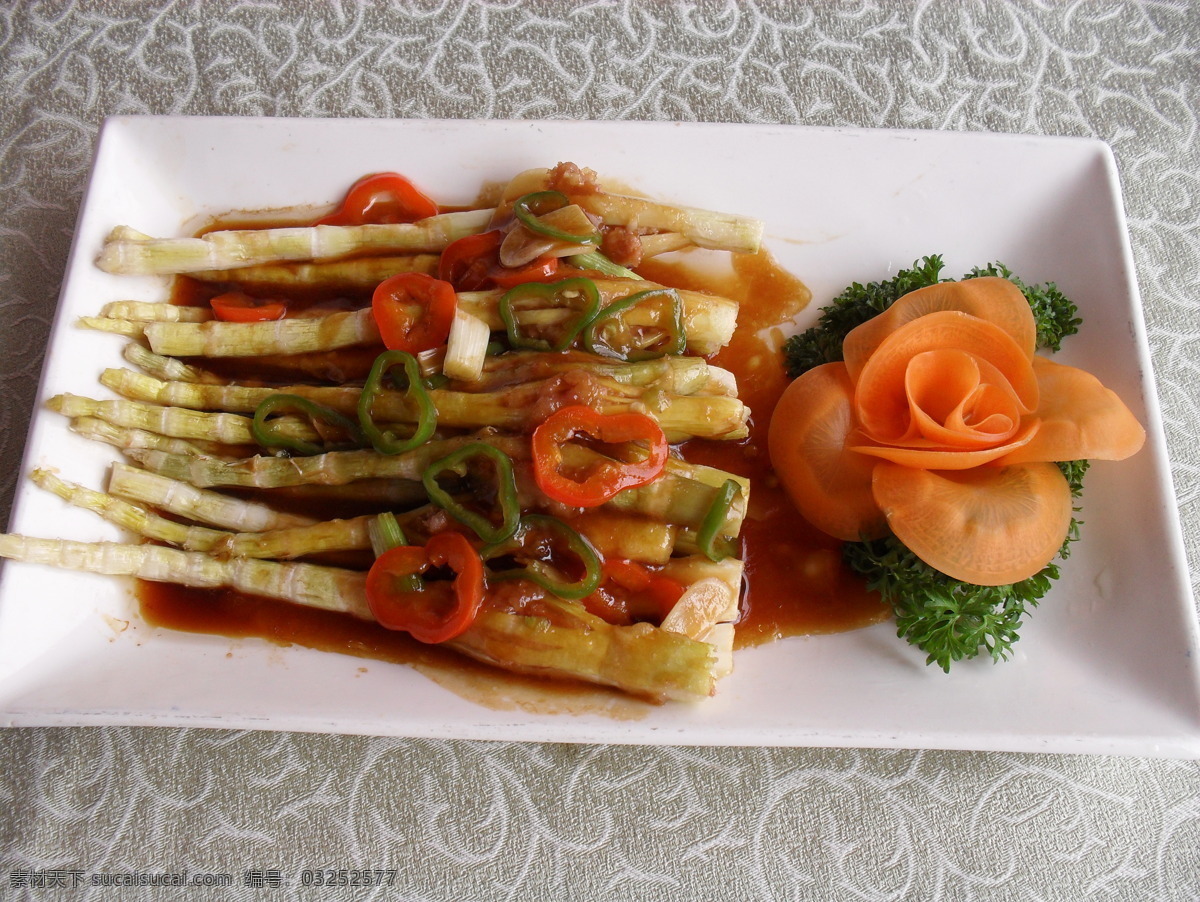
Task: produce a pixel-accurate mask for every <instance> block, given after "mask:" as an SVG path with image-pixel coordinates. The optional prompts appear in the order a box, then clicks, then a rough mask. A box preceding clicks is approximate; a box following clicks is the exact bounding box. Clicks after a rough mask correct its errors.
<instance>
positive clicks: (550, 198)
mask: <svg viewBox="0 0 1200 902" xmlns="http://www.w3.org/2000/svg"><path fill="white" fill-rule="evenodd" d="M570 202H571V201H570V200H569V199H568V198H567V196H566V195H565V194H563V193H562V192H561V191H535V192H533V193H532V194H526V195H524V196H523V197H519V198H517V200H516V202H515V203H514V204H513V215H514V216H516V217H517V219H518V220H519V221H520V223H521V225H523V226H525V228H527V229H529V231H531V232H534V233H535V234H538V235H545V236H546V237H547V238H553V239H554V240H556V241H565V242H567V243H568V244H599V243H600V236H599V235H598V234H596V233H594V232H593V233H592V234H591V235H576V234H574V233H572V232H564V231H563V230H562V229H556V228H555V227H554V226H551V225H546V223H544V222H542V220H541V219H539V218H538V217H540V216H542V215H543V214H545V213H553V212H554V211H555V210H561V209H562V208H563V207H565V206H567V205H568V204H570Z"/></svg>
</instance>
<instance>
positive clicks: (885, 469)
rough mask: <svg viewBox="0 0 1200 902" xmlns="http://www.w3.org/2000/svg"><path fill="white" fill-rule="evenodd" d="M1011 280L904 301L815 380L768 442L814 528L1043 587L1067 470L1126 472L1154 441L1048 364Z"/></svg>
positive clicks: (797, 389) (937, 290)
mask: <svg viewBox="0 0 1200 902" xmlns="http://www.w3.org/2000/svg"><path fill="white" fill-rule="evenodd" d="M1036 338H1037V328H1036V324H1035V320H1034V316H1033V313H1032V311H1031V309H1030V306H1029V303H1028V302H1027V301H1026V299H1025V296H1024V294H1023V293H1022V292H1021V290H1020V289H1019V288H1018V287H1017V286H1016V285H1014V284H1013V283H1012V282H1011V281H1009V280H1008V279H1005V278H999V277H983V278H974V279H969V280H965V281H962V282H947V283H938V284H935V285H930V286H929V287H927V288H922V289H919V290H917V291H913V292H910V293H909V294H906V295H904V296H903V297H901V298H900V299H899V300H897V301H896V302H895V303H894V304H892V305H891V306H890V307H889V308H888V309H887V310H886V311H885V312H884V313H882V314H880V315H878V316H876V317H874V318H873V319H869V320H867V321H866V322H865V323H863V324H862V325H860V326H857V327H856V328H854V329H853V330H852V331H850V332H849V333H848V334H847V335H846V337H845V340H844V342H843V344H842V352H843V357H844V359H843V360H842V361H838V362H834V363H826V364H823V365H821V366H817V367H815V368H813V369H810V370H808V371H807V372H805V373H803V374H802V375H801V376H800V377H799V378H797V379H796V380H795V381H793V382H792V384H791V385H790V386H789V387H788V388H787V390H786V391H785V392H784V394H783V397H782V398H781V400H780V402H779V405H778V406H777V407H776V409H775V413H774V415H773V417H772V421H771V426H770V432H769V449H770V454H771V463H772V465H773V467H774V469H775V472H776V473H777V474H778V476H779V479H780V481H781V482H782V483H783V486H784V488H785V489H786V490H787V492H788V495H789V497H790V498H791V499H792V502H793V503H794V504H795V505H796V507H797V508H798V509H799V510H800V512H801V513H802V514H804V515H805V516H806V517H807V518H808V519H809V520H810V521H811V522H812V523H813V524H814V525H815V526H817V527H818V528H820V529H822V530H824V531H825V532H827V533H829V534H830V535H832V536H834V537H836V538H839V539H844V540H847V541H863V540H868V539H873V538H878V537H880V536H883V535H885V534H887V533H888V532H890V533H892V534H893V535H895V536H896V538H898V539H899V540H900V541H901V542H903V543H904V544H905V545H906V546H907V547H908V548H909V549H910V550H911V551H912V552H913V553H914V554H916V555H917V556H918V557H919V558H921V560H923V561H925V563H927V564H929V565H930V566H931V567H933V568H934V569H936V570H938V571H940V572H942V573H944V574H946V575H948V576H951V577H953V578H954V579H957V580H961V581H963V582H967V583H972V584H976V585H983V586H999V585H1006V584H1009V583H1014V582H1018V581H1020V580H1023V579H1027V578H1028V577H1031V576H1033V575H1034V574H1036V573H1038V572H1039V571H1040V570H1042V569H1043V568H1044V567H1046V566H1047V565H1048V564H1049V563H1050V561H1051V560H1053V558H1054V557H1055V556H1056V555H1057V554H1058V552H1059V549H1060V548H1061V547H1062V544H1063V541H1064V539H1065V538H1066V535H1067V532H1068V529H1069V527H1070V524H1071V508H1072V504H1071V501H1072V499H1071V489H1070V486H1069V485H1068V482H1067V480H1066V478H1065V477H1064V476H1063V475H1062V472H1061V471H1060V470H1059V468H1058V467H1056V466H1054V463H1055V462H1057V461H1072V460H1082V459H1103V460H1120V459H1122V458H1125V457H1128V456H1130V455H1131V454H1133V453H1135V452H1136V451H1137V450H1138V449H1139V448H1141V446H1142V443H1143V442H1144V440H1145V431H1144V430H1143V429H1142V427H1141V425H1140V424H1139V423H1138V422H1137V420H1136V419H1135V418H1134V416H1133V414H1132V413H1131V412H1130V410H1129V408H1128V407H1126V406H1125V404H1124V403H1122V401H1121V400H1120V399H1119V398H1118V397H1117V396H1116V395H1115V394H1114V393H1113V392H1111V391H1110V390H1108V389H1106V388H1105V387H1104V386H1103V385H1102V384H1101V383H1100V382H1099V380H1097V379H1096V378H1095V377H1094V376H1091V375H1090V374H1088V373H1086V372H1084V371H1083V370H1079V369H1076V368H1074V367H1070V366H1064V365H1061V364H1057V363H1052V362H1050V361H1049V360H1047V359H1045V358H1042V357H1039V356H1037V355H1036V354H1035V353H1034V350H1035V342H1036Z"/></svg>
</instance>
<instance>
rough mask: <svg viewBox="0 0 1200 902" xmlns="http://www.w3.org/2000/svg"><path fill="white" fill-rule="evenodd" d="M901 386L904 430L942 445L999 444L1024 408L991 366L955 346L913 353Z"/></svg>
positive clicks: (1017, 422) (1009, 435) (1012, 431)
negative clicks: (904, 401) (904, 402)
mask: <svg viewBox="0 0 1200 902" xmlns="http://www.w3.org/2000/svg"><path fill="white" fill-rule="evenodd" d="M904 390H905V394H906V395H907V396H908V407H909V413H910V415H911V425H910V427H909V431H910V432H911V433H914V434H915V435H920V436H921V437H922V438H924V439H926V440H928V441H930V442H934V443H938V444H941V445H944V446H945V447H946V448H947V449H950V448H985V447H991V446H994V445H998V444H1003V443H1004V442H1006V441H1008V440H1009V439H1011V438H1012V437H1013V435H1015V434H1016V432H1017V429H1018V427H1019V426H1020V424H1021V415H1022V414H1024V413H1028V411H1026V410H1024V408H1023V407H1022V406H1021V402H1020V401H1019V400H1018V399H1017V398H1016V396H1015V395H1014V394H1013V392H1012V390H1011V387H1010V386H1009V385H1008V383H1007V381H1006V380H1005V379H1004V377H1003V376H1002V375H1000V373H999V372H998V371H997V370H996V368H995V367H994V366H992V365H991V364H990V363H988V362H987V361H986V360H980V359H979V358H978V357H975V356H973V355H971V354H968V353H966V352H965V351H960V350H958V349H957V348H941V349H939V350H936V351H926V352H925V353H923V354H918V355H917V356H916V357H914V358H913V359H912V360H911V361H909V365H908V369H907V371H906V372H905V374H904Z"/></svg>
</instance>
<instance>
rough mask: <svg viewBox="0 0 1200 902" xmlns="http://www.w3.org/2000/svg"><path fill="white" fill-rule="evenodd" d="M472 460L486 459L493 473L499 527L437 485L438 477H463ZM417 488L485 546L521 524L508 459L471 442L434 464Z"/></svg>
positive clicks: (508, 533)
mask: <svg viewBox="0 0 1200 902" xmlns="http://www.w3.org/2000/svg"><path fill="white" fill-rule="evenodd" d="M472 457H486V458H487V459H488V460H490V461H491V462H492V465H493V466H494V467H495V469H496V499H497V501H498V502H499V504H500V523H499V525H496V524H493V523H492V522H491V521H490V520H489V519H488V518H487V517H485V516H484V515H483V514H478V513H476V512H475V511H473V510H470V509H468V508H467V507H466V506H465V505H464V504H462V503H461V502H459V501H457V500H456V499H454V498H453V497H451V495H450V493H449V492H448V491H446V490H445V489H444V488H442V487H441V486H440V485H439V484H438V481H437V478H438V476H440V475H441V474H442V473H446V472H451V473H455V474H457V475H459V476H465V475H466V472H467V461H469V460H470V459H471V458H472ZM421 484H422V485H424V486H425V492H426V494H427V495H429V500H430V501H431V502H433V503H434V504H436V505H437V506H438V507H440V508H441V509H442V510H444V511H445V512H446V513H448V514H449V515H450V516H451V517H453V518H454V519H455V520H457V521H458V522H459V523H461V524H463V525H464V526H469V527H470V528H471V529H472V530H474V531H475V534H476V535H477V536H479V538H481V539H483V541H485V542H489V543H492V544H495V543H497V542H503V541H505V540H506V539H508V538H510V537H511V536H512V534H513V533H515V532H516V531H517V527H518V525H520V520H521V505H520V502H519V501H518V500H517V479H516V476H514V475H513V466H512V460H510V459H509V456H508V455H507V454H505V453H504V452H503V451H501V450H500V449H499V448H495V447H493V446H491V445H488V444H485V443H484V442H471V444H469V445H463V446H462V447H461V448H459V449H458V450H457V451H452V452H451V453H450V454H447V455H446V456H445V457H443V458H441V459H440V460H435V461H434V462H433V463H431V464H430V465H429V466H428V467H427V468H426V469H425V472H424V473H422V474H421Z"/></svg>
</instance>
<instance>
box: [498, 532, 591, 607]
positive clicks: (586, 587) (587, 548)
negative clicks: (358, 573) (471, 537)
mask: <svg viewBox="0 0 1200 902" xmlns="http://www.w3.org/2000/svg"><path fill="white" fill-rule="evenodd" d="M535 529H540V530H542V531H545V532H550V533H556V534H557V535H559V536H561V537H562V538H563V539H564V540H565V542H566V547H567V549H568V550H569V551H570V552H571V553H572V554H573V555H575V556H576V557H577V558H579V561H580V563H582V564H583V568H584V574H583V576H582V577H581V578H580V579H578V580H576V581H574V582H569V581H567V580H565V579H563V578H562V576H561V575H560V574H559V572H558V570H557V568H555V567H553V566H551V565H550V564H548V563H547V562H546V561H542V560H534V561H532V562H530V563H529V564H528V565H527V566H525V567H522V568H517V569H513V570H501V571H499V572H489V575H488V578H489V579H497V580H505V579H527V580H529V581H530V582H532V583H535V584H536V585H539V586H541V587H542V588H543V589H545V590H546V591H547V592H550V593H552V594H554V595H557V596H558V597H559V598H565V599H567V600H569V601H578V600H579V599H581V598H587V596H589V595H591V594H592V593H593V592H595V591H596V589H597V587H599V585H600V580H601V577H602V576H603V571H602V568H601V563H600V555H599V554H598V553H597V552H596V549H595V548H594V547H592V543H591V542H589V541H588V540H587V539H586V538H584V537H583V536H582V535H580V534H579V533H578V532H576V531H575V530H574V529H572V528H571V527H570V526H568V525H567V524H566V523H564V522H563V521H562V520H560V519H558V518H557V517H551V516H549V515H547V514H526V515H525V516H524V517H522V518H521V523H520V525H519V526H518V527H517V530H516V532H515V533H514V534H513V536H512V537H511V538H510V539H509V540H508V541H506V542H496V543H493V544H491V545H487V546H486V547H484V548H483V549H482V550H481V551H480V552H479V555H480V557H482V558H483V560H484V563H487V562H488V561H489V560H495V559H496V558H499V557H504V556H506V555H510V554H513V553H514V552H517V551H520V550H522V549H524V548H525V542H526V539H527V537H528V536H529V534H530V533H531V532H533V531H534V530H535Z"/></svg>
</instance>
